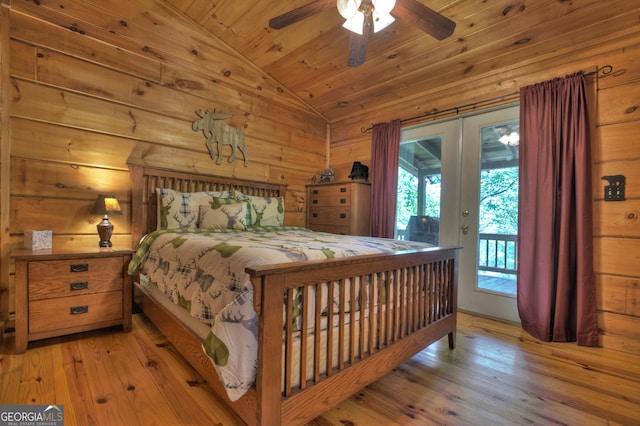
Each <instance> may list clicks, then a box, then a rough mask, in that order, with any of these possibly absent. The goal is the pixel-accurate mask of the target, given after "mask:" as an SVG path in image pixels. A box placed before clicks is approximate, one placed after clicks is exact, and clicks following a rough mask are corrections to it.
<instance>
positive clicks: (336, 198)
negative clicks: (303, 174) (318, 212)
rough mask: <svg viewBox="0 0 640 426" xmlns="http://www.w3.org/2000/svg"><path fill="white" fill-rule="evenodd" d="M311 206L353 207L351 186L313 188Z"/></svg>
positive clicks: (310, 199)
mask: <svg viewBox="0 0 640 426" xmlns="http://www.w3.org/2000/svg"><path fill="white" fill-rule="evenodd" d="M310 193H311V194H310V196H309V205H310V206H311V207H313V206H323V207H329V206H344V207H349V206H351V187H350V186H342V185H341V186H334V185H332V186H327V187H319V188H313V189H312V190H311V191H310Z"/></svg>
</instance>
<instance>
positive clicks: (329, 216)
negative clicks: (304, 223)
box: [309, 207, 352, 227]
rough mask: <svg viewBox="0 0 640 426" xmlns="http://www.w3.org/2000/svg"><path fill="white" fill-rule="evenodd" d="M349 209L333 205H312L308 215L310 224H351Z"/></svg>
mask: <svg viewBox="0 0 640 426" xmlns="http://www.w3.org/2000/svg"><path fill="white" fill-rule="evenodd" d="M351 214H352V213H351V211H349V210H341V209H338V208H335V207H312V208H311V213H310V215H309V224H310V225H320V224H324V225H342V226H347V227H348V226H349V225H350V224H351Z"/></svg>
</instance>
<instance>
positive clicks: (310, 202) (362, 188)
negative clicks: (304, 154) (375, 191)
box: [307, 181, 371, 235]
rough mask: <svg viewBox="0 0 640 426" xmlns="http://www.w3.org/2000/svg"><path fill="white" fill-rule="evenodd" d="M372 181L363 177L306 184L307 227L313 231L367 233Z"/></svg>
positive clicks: (368, 233) (350, 233)
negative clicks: (356, 179) (368, 181)
mask: <svg viewBox="0 0 640 426" xmlns="http://www.w3.org/2000/svg"><path fill="white" fill-rule="evenodd" d="M370 204H371V185H370V184H369V183H367V182H364V181H362V182H361V181H351V182H336V183H321V184H315V185H307V227H308V228H310V229H313V230H314V231H322V232H331V233H334V234H346V235H370V231H369V223H370Z"/></svg>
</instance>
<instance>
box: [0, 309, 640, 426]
mask: <svg viewBox="0 0 640 426" xmlns="http://www.w3.org/2000/svg"><path fill="white" fill-rule="evenodd" d="M11 350H12V339H11V338H10V337H9V338H6V339H5V342H4V345H3V351H2V352H3V354H4V355H2V359H1V361H0V363H1V372H2V376H1V378H0V403H2V404H64V409H65V420H66V422H65V424H66V425H67V426H70V425H145V426H146V425H235V424H241V422H240V421H239V419H238V418H237V417H236V416H235V415H234V414H233V413H231V412H230V411H229V410H228V409H226V408H225V406H224V404H223V403H222V402H220V401H219V400H218V399H217V398H216V397H215V396H213V393H212V392H211V391H210V389H209V387H208V385H207V384H206V383H203V381H202V379H201V378H200V377H199V376H198V374H197V373H195V371H193V370H192V369H191V368H190V367H189V366H188V365H186V364H185V362H184V361H183V359H182V358H181V357H180V356H179V355H178V354H177V353H176V351H175V349H174V348H173V347H172V346H171V345H170V344H168V343H167V341H166V340H165V339H164V337H163V336H162V335H161V334H160V333H159V332H158V330H157V329H156V328H155V327H154V326H153V325H152V324H151V323H150V322H149V321H148V320H147V319H146V317H144V315H142V314H136V315H134V319H133V331H132V332H131V333H122V332H121V331H119V330H118V329H117V328H114V329H107V330H104V331H96V332H89V333H84V334H81V335H77V336H75V337H72V338H69V337H66V338H58V339H50V340H47V341H42V342H34V343H32V344H30V345H29V349H28V350H27V352H26V353H25V354H23V355H10V354H9V353H10V352H11ZM311 424H312V425H341V426H343V425H367V426H368V425H431V424H446V425H516V424H523V425H530V424H534V425H548V424H554V425H557V424H567V425H618V424H621V425H622V424H624V425H634V424H635V425H638V424H640V355H629V354H625V353H621V352H616V351H612V350H607V349H600V348H595V349H594V348H581V347H578V346H576V345H575V344H572V343H564V344H562V343H552V344H550V343H541V342H539V341H536V340H535V339H533V338H531V337H530V336H529V335H528V334H526V333H525V332H523V331H522V330H521V329H520V328H519V327H518V326H515V325H513V324H507V323H503V322H498V321H494V320H490V319H486V318H482V317H477V316H473V315H468V314H464V313H461V314H460V315H459V327H458V335H457V347H456V349H455V350H453V351H450V350H449V349H448V346H447V339H446V338H444V339H443V340H440V341H439V342H437V343H436V344H434V345H432V346H431V347H429V348H427V349H425V350H424V351H422V352H421V353H420V354H418V355H416V356H415V357H413V358H412V359H411V360H409V361H407V362H406V363H404V364H402V365H401V366H399V367H398V368H397V369H396V370H395V371H393V372H392V373H390V374H388V375H387V376H385V377H384V378H382V379H381V380H379V381H377V382H375V383H373V384H372V385H370V386H368V387H367V388H365V389H363V390H362V391H361V392H358V393H357V394H356V395H353V396H352V397H351V398H349V399H348V400H347V401H344V402H343V403H342V404H340V405H338V406H336V407H335V408H333V409H332V410H330V411H328V412H326V413H325V414H324V415H323V416H321V417H319V418H317V419H315V420H314V421H313V422H311Z"/></svg>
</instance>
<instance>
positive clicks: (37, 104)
mask: <svg viewBox="0 0 640 426" xmlns="http://www.w3.org/2000/svg"><path fill="white" fill-rule="evenodd" d="M2 4H3V7H2V14H1V15H0V16H1V18H2V21H1V27H2V29H1V34H2V37H1V39H0V46H1V47H2V49H0V55H2V57H1V58H0V59H2V61H1V62H2V64H3V67H2V70H3V75H5V74H6V75H5V76H4V78H2V80H1V81H0V82H1V86H0V87H1V90H2V93H3V96H2V99H3V101H4V102H3V103H2V105H1V106H2V111H1V114H2V115H1V116H0V117H2V121H0V131H1V132H2V134H1V135H2V140H1V143H2V156H1V157H0V161H2V181H1V182H0V188H1V194H0V208H1V210H2V219H1V221H2V234H1V235H0V247H1V251H0V253H1V259H0V262H1V263H2V272H1V274H0V275H1V286H0V287H1V289H2V297H0V302H1V303H0V312H1V313H2V316H3V317H4V318H5V319H8V318H9V316H10V313H11V312H12V311H13V310H14V304H15V302H14V300H13V282H12V281H13V275H12V270H13V266H12V265H11V263H10V261H9V253H10V251H11V249H14V248H17V247H20V246H22V245H23V233H24V231H25V230H30V229H49V230H52V231H53V245H54V247H57V248H66V247H94V246H96V245H97V244H98V237H97V233H96V228H95V225H96V222H97V221H98V220H99V219H100V218H99V217H95V216H93V215H91V214H90V211H91V208H92V206H93V203H94V202H95V199H96V197H97V195H98V194H100V193H112V194H115V195H116V196H117V197H118V200H119V201H120V205H121V206H122V208H123V211H124V214H123V215H122V216H111V217H110V220H111V221H112V223H113V224H114V226H115V231H114V236H113V238H112V241H113V244H114V246H115V247H130V246H131V245H132V241H131V234H130V230H131V225H130V223H131V221H130V208H131V204H130V201H131V200H130V197H131V195H130V190H131V186H130V182H129V172H128V168H127V165H126V163H127V160H128V159H129V160H133V161H136V162H138V163H143V164H150V165H154V166H160V167H170V168H174V169H176V168H177V169H183V170H186V171H200V172H207V173H213V174H217V175H222V176H235V177H241V178H246V179H254V180H260V181H270V182H279V183H285V184H287V185H288V194H287V205H286V213H285V221H286V224H288V225H296V226H304V225H305V209H304V197H305V195H304V194H305V185H306V184H307V183H309V182H310V180H311V178H312V176H313V175H314V174H317V173H319V171H320V170H321V168H322V167H324V165H325V159H326V155H327V123H326V120H325V119H324V118H322V117H319V116H318V114H317V113H315V112H313V111H311V110H310V109H309V108H308V107H307V106H306V105H304V104H303V103H302V102H301V101H300V100H299V99H297V98H296V97H295V96H293V95H291V94H290V93H289V92H287V90H286V89H285V88H283V87H281V86H280V85H279V83H278V82H277V81H274V80H273V79H271V78H270V77H269V76H268V75H266V74H264V73H262V72H261V71H260V70H258V69H257V68H256V67H255V66H253V65H252V64H250V63H248V62H247V61H246V60H244V59H243V58H241V57H239V56H238V55H237V54H235V53H234V52H232V51H231V50H230V49H229V48H228V47H226V45H224V44H222V43H216V42H215V40H212V39H211V37H210V36H209V35H207V34H204V33H203V32H201V31H200V30H199V28H198V27H197V26H194V25H192V24H190V23H188V22H185V21H183V20H181V19H180V17H179V16H177V14H176V13H175V12H174V11H172V10H171V9H168V8H164V7H163V6H161V5H159V4H157V3H156V2H126V1H102V0H100V1H95V2H91V1H81V0H65V1H64V4H63V5H61V4H60V2H54V1H49V0H41V1H38V2H33V1H24V0H12V1H11V2H7V1H4V0H3V1H2ZM9 5H10V7H9ZM112 11H117V13H115V12H112ZM9 64H10V65H9ZM5 66H6V67H7V68H6V70H5ZM5 103H6V105H5ZM198 109H209V110H213V109H216V110H218V111H224V112H227V113H229V114H232V118H230V119H229V120H227V123H228V124H229V125H231V126H234V127H241V128H243V130H244V132H245V135H246V146H247V151H248V157H249V165H248V167H244V165H243V157H242V154H241V153H240V152H239V153H238V154H237V157H236V161H235V162H233V163H228V162H227V159H228V157H229V155H230V153H231V148H230V147H228V146H227V147H226V148H225V151H223V157H224V161H223V163H222V164H221V165H216V164H215V162H214V161H213V160H212V159H211V157H210V155H209V152H208V150H207V148H206V144H205V138H204V136H203V134H202V133H201V132H200V133H196V132H194V131H193V130H192V128H191V124H192V122H193V121H194V120H196V119H197V118H198V117H197V116H196V114H195V111H196V110H198ZM309 164H319V165H321V166H318V167H319V169H318V170H317V171H316V170H314V169H311V168H309ZM9 165H10V167H7V166H9ZM9 170H10V172H9ZM5 173H6V176H5Z"/></svg>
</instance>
